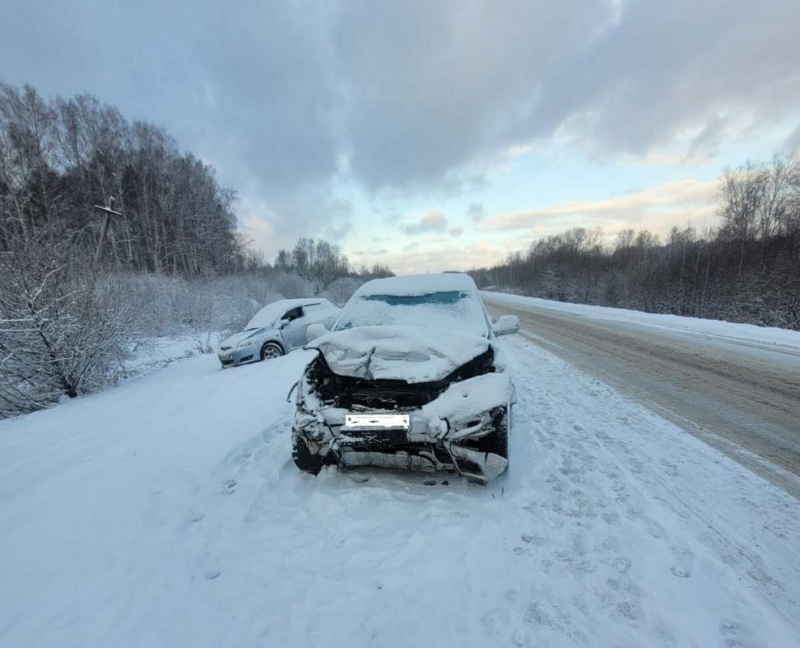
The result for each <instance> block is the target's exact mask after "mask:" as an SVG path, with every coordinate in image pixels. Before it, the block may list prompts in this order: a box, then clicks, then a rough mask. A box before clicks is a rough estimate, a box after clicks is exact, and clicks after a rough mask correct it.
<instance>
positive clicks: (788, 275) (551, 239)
mask: <svg viewBox="0 0 800 648" xmlns="http://www.w3.org/2000/svg"><path fill="white" fill-rule="evenodd" d="M718 215H719V217H720V225H719V226H718V227H716V228H713V229H709V230H707V231H705V232H698V231H697V230H696V229H695V228H693V227H684V228H679V227H673V228H672V230H671V231H670V233H669V235H668V236H667V237H666V240H664V241H663V242H662V241H661V240H660V238H659V237H658V236H657V235H655V234H652V233H650V232H648V231H646V230H644V231H639V232H635V231H634V230H630V229H629V230H624V231H622V232H619V233H618V234H617V235H616V238H615V239H614V240H613V241H612V242H610V244H609V243H607V242H604V238H603V233H602V231H601V230H599V229H596V228H573V229H571V230H569V231H567V232H564V233H561V234H557V235H554V236H548V237H545V238H542V239H539V240H537V241H535V242H533V243H532V244H531V245H530V247H529V248H528V250H527V251H526V252H518V253H515V254H510V255H509V256H508V257H507V258H506V259H505V261H504V262H503V263H499V264H497V265H495V266H493V267H491V268H482V269H478V270H473V271H472V272H471V274H472V275H473V277H474V278H475V279H476V281H477V282H478V284H479V285H480V286H483V287H488V286H497V287H500V288H506V289H513V290H517V291H521V292H523V293H525V294H528V295H532V296H536V297H543V298H546V299H556V300H560V301H569V302H579V303H586V304H598V305H605V306H617V307H622V308H632V309H636V310H642V311H645V312H653V313H672V314H676V315H687V316H694V317H704V318H710V319H725V320H729V321H735V322H748V323H754V324H760V325H765V326H779V327H784V328H789V329H794V330H800V163H798V160H797V158H795V157H794V156H793V155H782V156H775V157H774V158H773V159H772V160H771V161H770V162H768V163H753V162H748V163H746V164H745V165H743V166H741V167H740V168H737V169H732V170H727V171H725V173H724V174H723V176H722V178H721V179H720V186H719V192H718Z"/></svg>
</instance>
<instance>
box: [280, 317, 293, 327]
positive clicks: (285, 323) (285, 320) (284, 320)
mask: <svg viewBox="0 0 800 648" xmlns="http://www.w3.org/2000/svg"><path fill="white" fill-rule="evenodd" d="M291 321H292V320H290V319H282V320H281V321H280V324H278V328H281V329H282V328H286V327H287V326H288V325H289V322H291Z"/></svg>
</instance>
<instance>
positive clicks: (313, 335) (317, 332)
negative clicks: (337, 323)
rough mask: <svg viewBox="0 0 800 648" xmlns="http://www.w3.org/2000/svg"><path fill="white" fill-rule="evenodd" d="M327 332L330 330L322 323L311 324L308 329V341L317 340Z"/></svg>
mask: <svg viewBox="0 0 800 648" xmlns="http://www.w3.org/2000/svg"><path fill="white" fill-rule="evenodd" d="M327 332H328V329H327V328H326V326H325V325H324V324H323V323H322V322H317V323H316V324H309V325H308V328H307V329H306V340H307V341H308V342H311V341H312V340H316V339H317V338H318V337H321V336H323V335H325V334H326V333H327Z"/></svg>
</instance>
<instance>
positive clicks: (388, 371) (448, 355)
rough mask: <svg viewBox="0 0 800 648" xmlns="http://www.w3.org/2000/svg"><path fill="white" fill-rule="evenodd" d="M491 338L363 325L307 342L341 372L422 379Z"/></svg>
mask: <svg viewBox="0 0 800 648" xmlns="http://www.w3.org/2000/svg"><path fill="white" fill-rule="evenodd" d="M490 344H491V342H490V341H489V340H487V339H486V338H484V337H480V336H477V335H470V334H468V333H460V332H456V331H450V330H446V329H439V328H421V327H418V326H361V327H358V328H353V329H348V330H343V331H336V332H334V333H328V334H326V335H323V336H321V337H319V338H317V339H316V340H314V341H313V342H311V343H310V344H309V345H308V346H307V347H306V348H307V349H318V350H319V351H320V353H322V355H323V356H324V357H325V361H326V362H327V363H328V366H329V367H330V369H331V371H333V372H334V373H335V374H338V375H340V376H350V377H353V378H364V379H367V380H379V379H390V380H404V381H406V382H407V383H424V382H432V381H435V380H442V379H443V378H445V377H447V376H448V375H450V374H451V373H452V372H453V371H455V370H456V369H458V368H459V367H461V366H462V365H464V364H466V363H467V362H469V361H470V360H472V359H473V358H475V357H477V356H479V355H480V354H482V353H484V352H485V351H486V350H487V349H488V348H489V346H490Z"/></svg>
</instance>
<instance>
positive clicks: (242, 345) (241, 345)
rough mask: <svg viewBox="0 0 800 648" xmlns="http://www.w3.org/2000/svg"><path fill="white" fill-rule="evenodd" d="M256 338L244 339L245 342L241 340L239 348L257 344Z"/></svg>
mask: <svg viewBox="0 0 800 648" xmlns="http://www.w3.org/2000/svg"><path fill="white" fill-rule="evenodd" d="M255 345H256V341H255V340H244V342H239V344H238V346H237V347H236V348H237V349H246V348H247V347H251V346H255Z"/></svg>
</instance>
